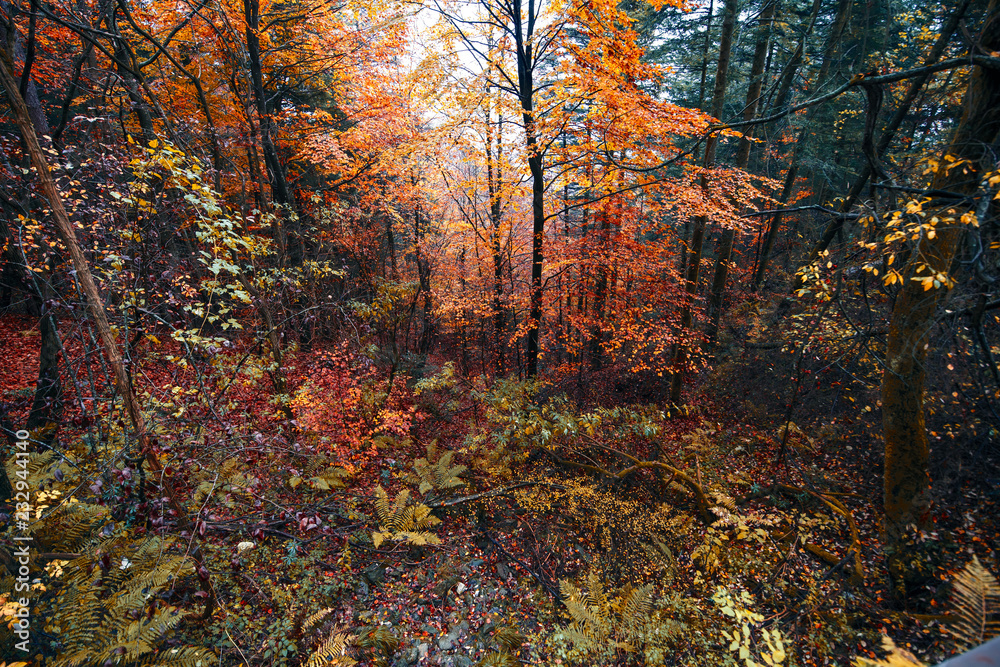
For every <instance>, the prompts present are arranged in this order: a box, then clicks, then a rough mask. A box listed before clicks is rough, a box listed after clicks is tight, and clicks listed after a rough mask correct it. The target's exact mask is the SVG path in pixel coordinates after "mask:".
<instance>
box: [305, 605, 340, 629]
mask: <svg viewBox="0 0 1000 667" xmlns="http://www.w3.org/2000/svg"><path fill="white" fill-rule="evenodd" d="M332 612H333V608H332V607H326V608H325V609H320V610H319V611H317V612H316V613H315V614H312V615H310V616H309V617H307V618H306V619H305V620H304V621H302V632H309V631H310V630H312V629H313V628H314V627H316V626H317V625H319V623H320V622H321V621H322V620H323V619H324V618H326V617H327V616H329V615H330V614H331V613H332Z"/></svg>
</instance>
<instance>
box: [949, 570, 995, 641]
mask: <svg viewBox="0 0 1000 667" xmlns="http://www.w3.org/2000/svg"><path fill="white" fill-rule="evenodd" d="M952 586H953V589H952V596H951V606H952V609H953V613H954V615H955V616H956V617H957V620H955V621H954V622H953V623H952V625H951V627H950V628H949V631H950V632H951V634H952V636H954V637H955V642H956V644H957V646H958V648H959V649H960V650H967V649H969V648H972V647H974V646H978V645H979V644H981V643H983V642H984V641H987V640H988V639H991V638H992V637H994V636H997V635H1000V583H998V582H997V578H996V577H995V576H993V574H992V573H991V572H990V571H989V570H987V569H986V568H985V567H983V565H982V563H980V562H979V559H978V558H976V557H975V556H973V557H972V562H971V563H969V564H968V565H966V566H965V569H964V570H962V571H961V572H959V573H958V575H957V576H956V577H955V581H954V582H953V584H952Z"/></svg>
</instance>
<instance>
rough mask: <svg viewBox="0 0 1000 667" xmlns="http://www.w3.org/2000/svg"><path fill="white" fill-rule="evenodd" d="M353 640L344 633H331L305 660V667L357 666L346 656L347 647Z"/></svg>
mask: <svg viewBox="0 0 1000 667" xmlns="http://www.w3.org/2000/svg"><path fill="white" fill-rule="evenodd" d="M351 639H353V637H351V635H349V634H348V633H346V632H332V633H330V636H329V637H327V638H326V640H324V641H323V642H322V643H321V644H320V645H319V647H317V648H316V650H315V651H313V653H312V655H310V656H309V659H308V660H306V667H320V666H321V665H323V666H329V665H336V666H337V667H351V665H355V664H357V663H356V662H355V661H354V660H352V659H351V658H350V657H349V656H348V655H347V645H348V643H349V642H350V640H351Z"/></svg>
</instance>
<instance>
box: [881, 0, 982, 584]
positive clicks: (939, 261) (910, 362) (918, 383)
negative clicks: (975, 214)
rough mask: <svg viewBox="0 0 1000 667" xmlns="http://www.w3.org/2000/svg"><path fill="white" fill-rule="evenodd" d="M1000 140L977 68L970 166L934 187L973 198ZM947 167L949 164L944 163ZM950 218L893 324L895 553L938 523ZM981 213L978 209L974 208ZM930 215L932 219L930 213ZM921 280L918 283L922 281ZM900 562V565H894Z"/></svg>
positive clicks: (966, 155)
mask: <svg viewBox="0 0 1000 667" xmlns="http://www.w3.org/2000/svg"><path fill="white" fill-rule="evenodd" d="M996 5H997V2H996V0H993V1H992V2H991V3H990V7H989V10H988V12H987V17H986V19H985V21H984V27H983V33H982V37H981V39H980V40H979V42H978V43H979V45H980V47H981V48H983V49H985V51H986V52H987V53H988V52H990V51H997V50H1000V12H998V11H997V7H996ZM998 135H1000V71H998V70H996V69H984V68H982V67H976V68H974V70H973V73H972V77H971V79H970V81H969V88H968V91H967V92H966V95H965V102H964V109H963V113H962V118H961V120H960V121H959V124H958V127H957V129H956V130H955V136H954V138H953V139H952V142H951V145H950V146H949V148H948V150H947V154H948V155H951V156H953V157H954V158H956V159H958V160H967V161H968V163H967V165H966V166H965V167H964V168H956V169H950V170H947V171H945V170H941V171H939V172H938V174H937V176H936V177H935V178H934V181H933V183H932V185H931V187H932V188H933V189H936V190H948V191H951V192H958V193H961V194H964V195H968V196H970V197H971V196H973V195H975V193H976V191H977V190H978V189H979V187H980V183H979V180H980V179H981V178H982V176H983V174H984V173H985V172H987V171H989V169H990V168H991V166H992V164H991V162H992V159H993V158H992V153H991V152H990V151H991V149H990V146H991V145H992V144H993V143H994V142H995V141H996V140H997V137H998ZM942 163H943V161H942ZM929 208H934V209H940V210H939V211H938V212H937V214H938V215H939V216H940V217H941V218H942V224H939V225H938V227H937V228H936V230H935V232H936V233H935V235H934V238H929V235H928V234H926V233H924V234H921V237H920V239H919V240H918V241H917V244H916V248H915V249H914V252H912V253H911V254H910V260H909V261H908V262H907V264H906V266H905V267H904V271H902V272H901V273H902V274H903V284H902V288H901V290H900V292H899V295H898V296H897V297H896V303H895V306H894V307H893V310H892V317H891V319H890V322H889V336H888V341H887V350H886V364H885V373H884V375H883V378H882V419H883V430H884V434H885V479H884V483H885V486H884V508H885V530H886V537H887V539H888V545H889V548H890V549H898V548H899V547H900V546H901V545H902V544H903V543H904V541H905V537H906V536H907V534H908V533H909V532H910V528H909V527H910V526H914V525H915V526H918V527H922V526H926V525H928V523H929V522H930V514H929V512H928V508H929V491H930V473H929V470H928V440H927V432H926V429H925V426H924V376H925V364H924V362H925V360H926V359H927V355H928V352H929V349H928V348H929V344H930V334H931V329H932V328H933V326H934V323H935V321H936V314H937V308H938V306H939V304H940V303H941V301H942V300H943V297H944V296H945V294H946V293H947V291H948V287H946V286H941V287H939V288H931V289H929V290H925V289H924V287H923V284H922V282H921V281H920V280H919V278H921V277H926V276H934V275H938V274H943V275H944V276H947V275H948V274H949V271H950V270H951V268H952V264H953V262H954V259H955V255H956V252H957V250H958V247H959V242H960V240H961V238H962V236H963V234H964V233H965V225H964V224H960V223H959V222H958V221H957V218H958V217H959V216H960V215H961V214H962V212H963V209H962V208H958V207H956V206H955V204H954V201H951V202H950V203H949V202H943V203H935V202H932V203H931V204H930V205H929V206H926V207H925V210H927V209H929ZM963 208H965V210H966V211H974V210H975V204H974V203H973V204H971V205H969V204H966V205H965V206H964V207H963ZM928 217H930V216H928ZM913 278H918V280H914V279H913ZM903 555H904V554H902V553H899V554H898V556H900V558H897V559H895V562H893V559H890V570H893V569H895V570H896V572H895V574H897V575H899V576H900V577H901V578H902V579H903V580H904V581H905V575H906V573H905V572H904V571H901V570H902V568H901V567H900V565H901V561H902V560H904V559H903V558H902V556H903ZM894 565H895V567H894Z"/></svg>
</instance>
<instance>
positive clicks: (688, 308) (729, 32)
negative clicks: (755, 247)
mask: <svg viewBox="0 0 1000 667" xmlns="http://www.w3.org/2000/svg"><path fill="white" fill-rule="evenodd" d="M738 12H739V3H738V2H737V0H725V10H724V12H723V18H722V35H721V37H720V40H719V62H718V64H717V65H716V68H715V87H714V89H713V90H712V115H713V116H715V117H716V118H721V117H722V115H723V111H724V109H725V102H726V99H725V98H726V78H727V76H728V74H729V59H730V57H731V55H732V49H733V31H734V30H735V28H736V15H737V14H738ZM718 143H719V138H718V135H717V134H712V135H711V136H709V137H708V140H707V141H706V142H705V157H704V160H703V161H702V166H703V167H704V168H705V169H710V168H711V167H712V166H713V164H714V162H715V149H716V146H717V145H718ZM701 188H702V189H703V190H706V191H707V190H708V174H707V173H705V172H702V175H701ZM707 222H708V219H707V218H706V217H705V216H703V215H699V216H697V217H696V218H695V220H694V229H693V230H692V233H691V247H690V248H689V249H688V253H687V256H688V258H687V276H686V277H685V290H684V291H685V302H684V307H683V309H682V310H681V335H684V334H685V333H686V332H688V331H690V329H691V325H692V323H693V321H694V301H695V295H696V294H697V292H698V271H699V269H700V268H701V252H702V246H703V245H704V242H705V225H706V223H707ZM687 360H688V350H687V346H685V345H678V346H677V352H676V354H675V355H674V375H673V378H672V380H671V386H670V401H671V402H672V403H673V404H674V405H680V403H681V387H682V385H683V379H684V367H685V366H686V365H687Z"/></svg>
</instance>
